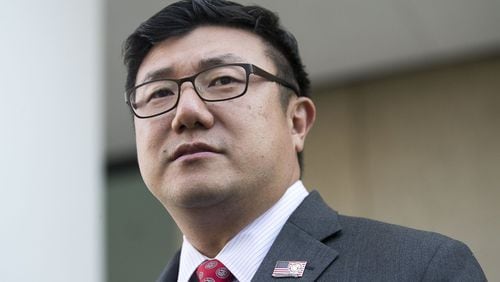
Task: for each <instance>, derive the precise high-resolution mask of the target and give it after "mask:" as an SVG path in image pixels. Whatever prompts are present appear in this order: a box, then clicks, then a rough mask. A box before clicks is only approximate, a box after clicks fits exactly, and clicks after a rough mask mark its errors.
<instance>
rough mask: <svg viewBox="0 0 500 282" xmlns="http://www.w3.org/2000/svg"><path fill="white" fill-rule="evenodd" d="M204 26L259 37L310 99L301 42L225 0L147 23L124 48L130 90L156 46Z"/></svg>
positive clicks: (270, 19) (188, 1) (174, 9)
mask: <svg viewBox="0 0 500 282" xmlns="http://www.w3.org/2000/svg"><path fill="white" fill-rule="evenodd" d="M202 25H215V26H227V27H233V28H241V29H243V30H247V31H250V32H252V33H254V34H256V35H258V36H259V37H261V38H262V39H263V40H264V42H265V44H266V45H267V55H268V56H269V57H270V58H271V59H272V60H273V61H274V63H275V65H276V68H277V70H278V73H277V75H278V76H279V77H281V78H283V79H285V80H287V81H290V82H292V83H293V84H297V85H298V88H299V93H297V94H298V95H299V96H306V97H309V96H310V81H309V78H308V75H307V72H306V70H305V68H304V66H303V64H302V60H301V58H300V55H299V49H298V45H297V40H296V39H295V37H294V36H293V35H292V34H291V33H290V32H288V31H287V30H286V29H284V28H283V27H282V26H281V24H280V21H279V17H278V16H277V15H276V14H275V13H273V12H271V11H269V10H267V9H265V8H263V7H260V6H243V5H241V4H238V3H235V2H231V1H225V0H182V1H178V2H175V3H173V4H171V5H169V6H167V7H165V8H164V9H162V10H161V11H160V12H158V13H157V14H155V15H154V16H152V17H151V18H149V19H148V20H146V21H145V22H143V23H142V24H141V25H140V26H139V27H138V28H137V29H136V30H135V31H134V32H133V33H132V34H131V35H130V36H129V37H128V38H127V40H126V41H125V43H124V46H123V57H124V63H125V65H126V67H127V80H126V85H125V87H126V89H130V88H132V87H133V86H134V85H135V83H136V81H135V80H136V76H137V72H138V70H139V67H140V65H141V63H142V61H143V60H144V58H145V57H146V55H147V54H148V53H149V51H150V50H151V49H152V48H153V47H154V46H155V45H156V44H158V43H160V42H162V41H164V40H165V39H168V38H170V37H173V36H180V35H184V34H187V33H189V32H190V31H192V30H194V29H195V28H197V27H199V26H202ZM287 92H290V91H287ZM289 98H290V94H287V95H282V98H281V103H282V106H283V108H285V109H286V106H288V101H289ZM298 160H299V165H300V167H301V169H302V166H303V164H302V154H301V153H298Z"/></svg>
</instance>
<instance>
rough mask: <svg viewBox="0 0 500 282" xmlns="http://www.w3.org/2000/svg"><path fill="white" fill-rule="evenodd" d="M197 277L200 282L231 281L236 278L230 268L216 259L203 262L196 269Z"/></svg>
mask: <svg viewBox="0 0 500 282" xmlns="http://www.w3.org/2000/svg"><path fill="white" fill-rule="evenodd" d="M196 277H198V281H200V282H231V281H233V279H234V276H233V274H232V273H231V272H230V271H229V269H227V267H225V266H224V265H223V264H222V262H220V261H218V260H216V259H211V260H206V261H204V262H202V263H201V264H200V266H198V268H197V269H196Z"/></svg>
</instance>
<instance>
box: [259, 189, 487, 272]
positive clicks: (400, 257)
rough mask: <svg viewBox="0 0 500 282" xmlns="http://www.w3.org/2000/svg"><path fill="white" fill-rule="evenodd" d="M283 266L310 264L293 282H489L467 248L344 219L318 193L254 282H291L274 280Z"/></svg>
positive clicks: (412, 231) (430, 236)
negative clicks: (277, 266) (285, 263)
mask: <svg viewBox="0 0 500 282" xmlns="http://www.w3.org/2000/svg"><path fill="white" fill-rule="evenodd" d="M278 260H282V261H283V260H284V261H307V265H306V270H305V271H304V275H303V277H302V279H295V280H293V281H300V280H302V281H486V278H485V276H484V273H483V271H482V270H481V267H480V266H479V264H478V262H477V260H476V259H475V258H474V256H473V254H472V252H471V251H470V250H469V248H468V247H467V246H466V245H465V244H463V243H461V242H459V241H456V240H453V239H451V238H448V237H446V236H443V235H440V234H437V233H433V232H425V231H419V230H415V229H411V228H406V227H402V226H397V225H392V224H387V223H382V222H378V221H374V220H369V219H364V218H356V217H349V216H343V215H339V214H337V212H335V211H334V210H332V209H330V208H329V207H328V206H327V205H326V204H325V203H324V201H323V200H322V199H321V197H320V195H319V194H318V193H317V192H312V193H311V194H310V195H309V196H308V197H307V198H306V199H305V200H304V202H303V203H302V204H301V205H300V206H299V208H297V210H296V211H295V212H294V213H293V214H292V216H291V217H290V218H289V220H288V221H287V223H286V224H285V226H284V227H283V229H282V231H281V233H280V234H279V235H278V238H277V239H276V241H275V243H274V245H273V246H272V247H271V250H270V251H269V253H268V255H267V256H266V258H265V259H264V261H263V263H262V265H261V267H260V268H259V270H258V273H257V274H256V276H255V277H254V279H253V281H286V280H283V279H275V278H273V277H272V276H271V274H272V271H273V269H274V266H275V264H276V261H278ZM290 281H292V280H290Z"/></svg>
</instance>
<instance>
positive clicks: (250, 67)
mask: <svg viewBox="0 0 500 282" xmlns="http://www.w3.org/2000/svg"><path fill="white" fill-rule="evenodd" d="M225 66H239V67H242V68H243V69H244V70H245V73H246V83H245V89H244V90H243V92H242V93H241V94H239V95H236V96H234V97H230V98H224V99H215V100H212V99H205V98H203V97H202V96H201V94H200V93H198V89H197V88H196V86H195V84H194V82H195V79H196V78H197V77H198V75H200V74H201V73H204V72H207V71H209V70H211V69H215V68H220V67H225ZM250 74H254V75H258V76H260V77H262V78H265V79H267V80H268V81H271V82H275V83H278V84H280V85H282V86H284V87H286V88H289V89H291V90H292V91H293V92H295V94H296V95H297V96H300V94H299V93H300V92H299V89H298V88H297V87H296V86H295V85H293V84H292V83H289V82H288V81H286V80H284V79H282V78H280V77H278V76H276V75H274V74H271V73H269V72H267V71H265V70H264V69H262V68H260V67H258V66H256V65H254V64H248V63H230V64H219V65H216V66H212V67H210V68H207V69H204V70H202V71H199V72H197V73H196V74H194V75H191V76H187V77H183V78H180V79H170V78H161V79H154V80H150V81H146V82H144V83H141V84H138V85H136V86H134V87H131V88H130V89H128V90H127V91H125V92H124V93H123V94H124V96H125V103H126V104H127V105H128V106H129V107H130V109H131V110H132V112H133V113H134V115H135V116H136V117H138V118H141V119H146V118H152V117H156V116H160V115H163V114H165V113H168V112H170V111H172V110H173V109H175V108H176V107H177V105H178V104H179V100H180V97H181V86H182V84H183V83H184V82H187V81H189V82H191V84H192V85H193V89H194V91H195V92H196V95H198V97H200V99H201V100H202V101H204V102H222V101H227V100H232V99H236V98H239V97H241V96H243V95H245V94H246V93H247V90H248V83H249V81H250ZM158 81H172V82H175V83H176V84H177V88H178V94H177V100H176V101H175V104H174V105H173V106H172V107H171V108H170V109H168V110H166V111H163V112H160V113H157V114H154V115H150V116H140V115H139V114H137V113H136V112H135V110H134V107H133V106H132V104H131V103H130V96H131V95H132V93H134V92H135V90H137V89H138V88H139V87H142V86H144V85H147V84H150V83H153V82H158Z"/></svg>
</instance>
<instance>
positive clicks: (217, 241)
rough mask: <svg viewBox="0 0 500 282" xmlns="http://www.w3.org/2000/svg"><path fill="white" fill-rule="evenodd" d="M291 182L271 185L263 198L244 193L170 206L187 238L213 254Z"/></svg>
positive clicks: (192, 243) (201, 251)
mask: <svg viewBox="0 0 500 282" xmlns="http://www.w3.org/2000/svg"><path fill="white" fill-rule="evenodd" d="M291 184H293V182H292V183H290V184H289V185H288V186H284V187H283V188H281V189H273V190H270V191H274V192H273V193H269V194H268V195H266V198H265V199H264V200H263V201H249V200H248V198H247V197H243V198H242V199H239V200H238V199H231V200H228V201H225V202H221V203H219V204H217V205H216V206H210V207H203V208H172V207H171V208H169V209H168V211H169V213H170V214H171V215H172V217H173V218H174V220H175V221H176V223H177V225H178V226H179V228H180V230H181V232H182V233H183V234H184V236H185V237H186V238H187V240H188V241H189V242H190V243H191V245H193V246H194V247H195V248H196V249H197V250H198V251H199V252H200V253H202V254H203V255H205V256H207V257H209V258H214V257H215V256H217V254H218V253H219V252H220V251H221V250H222V249H223V248H224V246H225V245H226V244H227V243H228V242H229V241H230V240H231V239H232V238H233V237H234V236H236V235H237V234H238V233H239V232H240V231H241V230H242V229H243V228H245V227H246V226H247V225H248V224H250V223H252V222H253V221H254V220H255V219H256V218H258V217H259V216H260V215H262V214H263V213H264V212H265V211H267V210H268V209H269V208H271V207H272V206H273V205H274V204H275V203H276V202H277V201H278V200H279V199H280V198H281V196H283V194H284V193H285V191H286V189H287V188H288V187H289V186H290V185H291Z"/></svg>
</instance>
